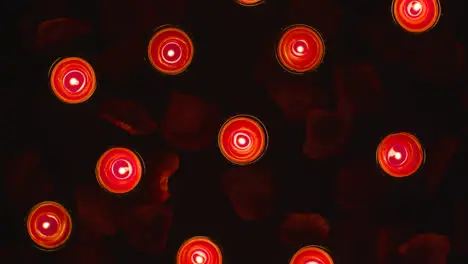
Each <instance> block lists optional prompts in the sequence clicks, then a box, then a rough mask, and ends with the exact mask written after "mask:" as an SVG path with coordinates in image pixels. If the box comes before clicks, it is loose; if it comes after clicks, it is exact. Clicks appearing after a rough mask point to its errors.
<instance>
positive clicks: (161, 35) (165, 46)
mask: <svg viewBox="0 0 468 264" xmlns="http://www.w3.org/2000/svg"><path fill="white" fill-rule="evenodd" d="M148 58H149V60H150V62H151V65H153V67H154V68H156V69H157V70H158V71H160V72H162V73H166V74H171V75H175V74H179V73H181V72H183V71H185V70H186V69H187V67H188V66H189V65H190V63H191V62H192V59H193V44H192V40H191V39H190V37H189V36H188V35H187V34H186V33H185V32H184V31H182V30H180V29H178V28H174V27H163V28H161V29H160V30H158V31H157V32H156V34H154V36H153V37H152V38H151V40H150V42H149V45H148Z"/></svg>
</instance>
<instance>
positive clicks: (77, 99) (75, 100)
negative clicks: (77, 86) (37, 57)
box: [49, 57, 97, 104]
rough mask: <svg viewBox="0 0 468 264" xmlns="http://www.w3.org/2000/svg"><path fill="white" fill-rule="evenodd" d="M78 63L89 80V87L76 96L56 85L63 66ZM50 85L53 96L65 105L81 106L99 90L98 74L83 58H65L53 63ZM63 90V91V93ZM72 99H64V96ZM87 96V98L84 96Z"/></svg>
mask: <svg viewBox="0 0 468 264" xmlns="http://www.w3.org/2000/svg"><path fill="white" fill-rule="evenodd" d="M73 62H75V63H77V64H78V65H80V66H83V67H80V68H79V69H80V70H79V71H80V72H81V73H83V74H84V75H85V76H86V77H88V78H87V81H88V82H87V83H86V85H88V87H84V88H82V91H81V92H80V93H78V94H74V93H71V92H69V91H68V89H66V88H65V87H62V88H63V89H59V88H58V87H56V85H55V79H56V78H57V74H58V72H59V69H60V67H61V66H67V65H66V63H73ZM49 85H50V88H51V90H52V92H53V94H54V95H55V96H56V97H57V98H58V99H59V100H60V101H61V102H63V103H67V104H80V103H84V102H86V101H88V100H89V99H90V98H91V97H92V96H93V95H94V93H95V91H96V88H97V77H96V72H95V71H94V68H93V66H92V65H91V64H90V63H89V62H88V61H86V60H85V59H83V58H81V57H63V58H58V59H57V60H55V61H54V63H52V65H51V67H50V68H49ZM61 90H63V91H61ZM63 94H65V95H66V96H70V97H72V99H64V98H63V97H64V95H63ZM83 95H85V96H83Z"/></svg>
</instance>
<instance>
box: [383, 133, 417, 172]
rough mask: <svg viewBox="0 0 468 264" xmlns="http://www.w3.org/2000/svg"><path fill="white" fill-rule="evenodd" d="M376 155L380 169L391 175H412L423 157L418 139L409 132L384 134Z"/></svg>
mask: <svg viewBox="0 0 468 264" xmlns="http://www.w3.org/2000/svg"><path fill="white" fill-rule="evenodd" d="M376 155H377V162H378V164H379V165H380V167H381V168H382V170H383V171H384V172H385V173H387V174H388V175H390V176H393V177H406V176H410V175H412V174H413V173H415V172H416V171H417V170H418V169H419V168H420V167H421V165H422V163H423V162H424V158H425V154H424V150H423V148H422V146H421V144H420V143H419V140H418V139H417V138H416V137H415V136H414V135H412V134H409V133H396V134H390V135H388V136H386V137H385V138H384V139H383V140H382V141H381V142H380V144H379V146H378V147H377V153H376Z"/></svg>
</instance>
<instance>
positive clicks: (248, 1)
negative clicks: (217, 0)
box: [237, 0, 263, 6]
mask: <svg viewBox="0 0 468 264" xmlns="http://www.w3.org/2000/svg"><path fill="white" fill-rule="evenodd" d="M237 3H239V4H241V5H243V6H257V5H259V4H262V3H263V0H237Z"/></svg>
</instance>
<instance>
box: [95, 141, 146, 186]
mask: <svg viewBox="0 0 468 264" xmlns="http://www.w3.org/2000/svg"><path fill="white" fill-rule="evenodd" d="M142 173H143V168H142V164H141V161H140V157H139V156H138V155H137V154H136V153H134V152H133V151H131V150H129V149H126V148H111V149H109V150H108V151H106V152H105V153H104V154H102V155H101V157H100V159H99V160H98V162H97V164H96V179H97V181H98V182H99V184H100V185H101V187H102V188H104V189H105V190H107V191H109V192H112V193H119V194H122V193H127V192H130V191H132V190H133V189H134V188H135V187H136V186H137V185H138V183H139V182H140V179H141V175H142Z"/></svg>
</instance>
